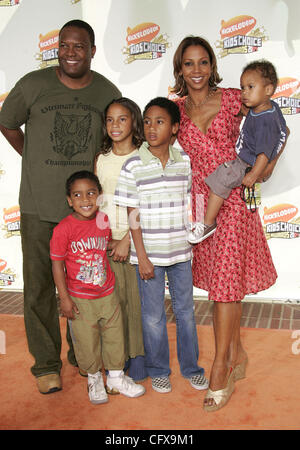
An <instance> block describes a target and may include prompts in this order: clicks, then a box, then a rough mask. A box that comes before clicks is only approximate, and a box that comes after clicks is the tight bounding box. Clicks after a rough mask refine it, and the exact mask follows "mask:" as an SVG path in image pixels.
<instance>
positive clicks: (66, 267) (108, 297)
mask: <svg viewBox="0 0 300 450" xmlns="http://www.w3.org/2000/svg"><path fill="white" fill-rule="evenodd" d="M101 190H102V189H101V186H100V183H99V180H98V178H97V176H96V175H94V174H93V173H92V172H88V171H81V172H76V173H74V174H73V175H71V176H70V177H69V178H68V180H67V183H66V191H67V200H68V203H69V205H70V207H72V208H73V213H72V214H70V215H69V216H67V217H65V218H64V219H63V220H62V221H61V222H60V223H59V224H58V225H57V226H56V227H55V228H54V231H53V236H52V239H51V242H50V257H51V260H52V269H53V276H54V281H55V284H56V287H57V290H58V294H59V297H60V308H61V312H62V314H63V315H64V316H65V317H67V318H68V320H69V325H70V330H71V335H72V340H73V345H74V350H75V355H76V360H77V362H78V365H79V367H80V368H81V369H83V370H85V371H86V372H87V373H88V391H89V398H90V401H91V402H92V403H94V404H99V403H105V402H107V401H108V397H107V393H106V390H107V392H109V393H111V394H119V393H121V394H124V395H126V396H127V397H139V396H140V395H143V394H144V392H145V388H144V387H143V386H142V385H139V384H135V383H134V382H133V380H132V379H131V378H129V377H127V376H125V375H124V372H123V370H122V369H123V367H124V364H125V355H124V341H123V328H122V327H123V325H122V316H121V309H120V306H119V304H118V301H117V299H116V297H115V295H114V285H115V276H114V273H113V272H112V270H111V268H110V265H109V263H108V259H107V254H106V251H107V247H108V244H109V242H110V241H111V230H110V227H109V222H108V217H107V216H106V215H105V214H104V213H102V212H100V211H99V212H98V205H97V198H98V197H99V195H100V193H101ZM102 361H103V365H104V368H105V369H107V370H108V376H107V380H106V390H105V388H104V383H103V378H102V373H101V368H102Z"/></svg>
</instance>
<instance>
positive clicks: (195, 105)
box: [185, 89, 217, 109]
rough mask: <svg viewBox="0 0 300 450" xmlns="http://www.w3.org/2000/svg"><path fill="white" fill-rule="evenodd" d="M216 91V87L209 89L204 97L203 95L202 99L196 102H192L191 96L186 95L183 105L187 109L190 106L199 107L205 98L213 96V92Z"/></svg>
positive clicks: (190, 107)
mask: <svg viewBox="0 0 300 450" xmlns="http://www.w3.org/2000/svg"><path fill="white" fill-rule="evenodd" d="M216 92H217V90H216V89H209V91H208V93H207V95H206V97H204V99H203V100H202V102H200V103H198V104H196V103H195V102H193V100H192V99H191V97H190V96H189V95H188V96H187V97H186V99H185V106H186V108H187V109H192V108H201V106H203V105H204V104H205V103H206V102H207V100H208V99H209V98H210V97H213V96H214V95H215V93H216Z"/></svg>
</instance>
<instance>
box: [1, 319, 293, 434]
mask: <svg viewBox="0 0 300 450" xmlns="http://www.w3.org/2000/svg"><path fill="white" fill-rule="evenodd" d="M61 328H62V333H63V335H65V321H64V320H62V321H61ZM0 330H1V331H0V336H2V337H3V331H4V333H5V337H6V353H4V354H0V429H1V430H94V429H96V430H199V429H200V430H216V429H219V430H266V429H269V430H274V429H277V430H290V429H297V430H299V429H300V395H299V373H300V354H295V353H298V352H297V351H296V352H295V348H296V349H297V348H300V344H297V342H295V341H296V339H295V337H294V338H293V337H292V331H286V330H267V329H249V328H243V329H242V339H243V342H244V346H245V349H246V350H247V352H248V355H249V360H250V362H249V366H248V372H247V378H246V379H244V380H240V381H238V382H237V383H236V386H235V392H234V394H233V396H232V398H231V400H230V402H229V403H228V405H226V406H225V407H224V408H223V409H221V410H220V411H217V412H214V413H206V412H204V411H203V409H202V403H203V399H204V395H205V392H201V391H200V392H199V391H196V390H194V389H193V388H192V387H191V386H190V384H189V382H188V381H187V380H185V379H184V378H182V376H181V375H180V372H179V366H178V363H177V358H176V337H175V333H176V327H175V325H174V324H170V325H168V333H169V340H170V354H171V368H172V374H171V382H172V388H173V390H172V392H171V393H169V394H164V395H162V394H158V393H156V392H154V391H153V390H152V389H151V384H150V380H149V379H148V380H147V381H145V382H144V383H143V384H144V386H145V387H146V390H147V391H146V394H145V395H144V396H142V397H140V398H137V399H128V398H126V397H124V396H121V395H118V396H110V397H109V403H107V404H104V405H97V406H94V405H92V404H91V403H90V402H89V399H88V396H87V388H86V379H85V378H83V377H81V376H80V375H79V374H78V370H77V369H76V368H74V367H72V366H70V364H69V363H68V362H67V359H66V351H67V346H66V342H65V340H64V342H63V350H62V358H63V369H62V379H63V390H62V391H60V392H57V393H55V394H50V395H41V394H40V393H39V392H38V391H37V388H36V385H35V378H34V377H33V376H32V375H31V373H30V370H29V369H30V366H31V365H32V357H31V355H30V354H29V353H28V350H27V345H26V337H25V332H24V323H23V317H20V316H10V315H0ZM198 336H199V343H200V358H199V360H200V362H201V364H202V366H203V367H204V368H205V370H206V374H207V375H209V370H210V367H211V363H212V359H213V354H214V342H213V332H212V328H211V327H209V326H198ZM298 339H299V338H298ZM293 343H294V346H293ZM2 344H3V342H2ZM297 345H298V347H297ZM292 346H293V347H292ZM1 347H2V350H1V351H2V352H3V345H2V346H0V348H1Z"/></svg>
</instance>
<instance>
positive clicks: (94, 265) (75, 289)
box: [50, 212, 115, 299]
mask: <svg viewBox="0 0 300 450" xmlns="http://www.w3.org/2000/svg"><path fill="white" fill-rule="evenodd" d="M99 219H100V220H99ZM97 224H98V225H97ZM110 239H111V229H110V227H109V221H108V217H107V216H106V214H104V213H102V212H99V213H98V217H97V218H95V219H92V220H78V219H76V218H75V217H73V216H72V215H69V216H67V217H65V218H64V219H63V220H62V221H61V222H60V223H59V224H58V225H57V226H56V227H55V228H54V230H53V236H52V239H51V241H50V258H51V259H52V260H56V261H64V262H65V266H66V283H67V289H68V292H69V294H70V295H72V296H73V297H79V298H90V299H93V298H100V297H105V296H106V295H109V294H111V293H112V292H113V290H114V285H115V275H114V272H113V271H112V270H111V268H110V265H109V263H108V259H107V253H106V249H107V243H108V242H109V240H110Z"/></svg>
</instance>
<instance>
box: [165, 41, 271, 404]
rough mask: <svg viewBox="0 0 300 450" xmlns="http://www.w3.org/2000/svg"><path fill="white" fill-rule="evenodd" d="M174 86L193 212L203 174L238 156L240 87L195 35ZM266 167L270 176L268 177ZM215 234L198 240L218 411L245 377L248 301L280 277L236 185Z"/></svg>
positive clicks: (212, 398)
mask: <svg viewBox="0 0 300 450" xmlns="http://www.w3.org/2000/svg"><path fill="white" fill-rule="evenodd" d="M173 63H174V77H175V86H174V92H176V93H177V95H179V97H180V99H179V100H178V103H177V104H178V106H179V108H180V113H181V122H180V130H179V134H178V141H179V143H180V145H181V146H182V148H183V149H184V150H185V152H186V153H187V154H188V155H189V156H190V159H191V165H192V172H193V186H192V201H193V216H194V217H196V214H197V209H198V213H199V205H200V203H199V200H201V198H203V199H204V208H205V207H206V204H207V199H208V193H209V188H208V186H207V185H206V184H205V181H204V179H205V178H206V177H207V176H208V175H209V174H210V173H211V172H213V171H214V170H215V169H216V167H217V166H219V165H220V164H223V163H224V162H225V161H228V160H231V159H235V158H236V153H235V143H236V140H237V138H238V135H239V125H240V122H241V119H242V114H241V108H243V107H242V105H241V101H240V91H239V90H238V89H225V88H218V87H217V85H218V84H219V83H220V82H221V81H222V80H221V78H220V77H219V74H218V72H217V65H216V57H215V55H214V52H213V50H212V48H211V46H210V45H209V43H208V42H207V41H205V40H204V39H202V38H200V37H194V36H189V37H186V38H185V39H183V41H182V42H181V43H180V45H179V47H178V48H177V50H176V53H175V55H174V61H173ZM269 175H270V173H264V174H263V176H264V177H266V176H269ZM217 225H218V226H217V229H216V231H215V233H214V234H213V235H212V236H211V237H209V238H208V239H206V240H205V241H203V242H202V243H200V244H197V245H195V246H194V247H193V278H194V285H195V286H196V287H198V288H200V289H204V290H206V291H208V295H209V299H210V300H213V301H214V313H213V325H214V335H215V349H216V352H215V358H214V362H213V366H212V370H211V375H210V386H209V390H208V392H207V394H206V397H205V400H204V409H205V410H207V411H214V410H216V409H219V408H221V407H222V406H224V405H225V404H226V403H227V401H228V400H229V398H230V396H231V394H232V392H233V390H234V383H235V381H237V380H238V379H241V378H244V377H245V372H246V364H247V361H248V358H247V354H246V352H245V350H244V349H243V347H242V344H241V340H240V319H241V314H242V307H241V300H242V299H243V298H244V297H245V295H246V294H250V293H255V292H259V291H262V290H264V289H267V288H269V287H270V286H271V285H273V284H274V283H275V280H276V278H277V274H276V270H275V267H274V265H273V262H272V258H271V254H270V251H269V248H268V245H267V241H266V238H265V235H264V231H263V228H262V224H261V221H260V217H259V215H258V212H255V213H252V212H251V211H249V210H247V207H246V205H245V203H244V202H243V200H242V199H241V187H238V188H235V189H233V191H232V193H231V195H230V196H229V198H228V199H227V200H226V201H225V202H224V204H223V207H222V209H221V210H220V212H219V214H218V218H217Z"/></svg>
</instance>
